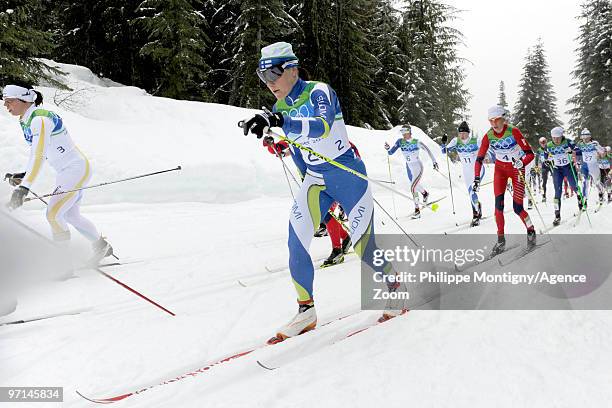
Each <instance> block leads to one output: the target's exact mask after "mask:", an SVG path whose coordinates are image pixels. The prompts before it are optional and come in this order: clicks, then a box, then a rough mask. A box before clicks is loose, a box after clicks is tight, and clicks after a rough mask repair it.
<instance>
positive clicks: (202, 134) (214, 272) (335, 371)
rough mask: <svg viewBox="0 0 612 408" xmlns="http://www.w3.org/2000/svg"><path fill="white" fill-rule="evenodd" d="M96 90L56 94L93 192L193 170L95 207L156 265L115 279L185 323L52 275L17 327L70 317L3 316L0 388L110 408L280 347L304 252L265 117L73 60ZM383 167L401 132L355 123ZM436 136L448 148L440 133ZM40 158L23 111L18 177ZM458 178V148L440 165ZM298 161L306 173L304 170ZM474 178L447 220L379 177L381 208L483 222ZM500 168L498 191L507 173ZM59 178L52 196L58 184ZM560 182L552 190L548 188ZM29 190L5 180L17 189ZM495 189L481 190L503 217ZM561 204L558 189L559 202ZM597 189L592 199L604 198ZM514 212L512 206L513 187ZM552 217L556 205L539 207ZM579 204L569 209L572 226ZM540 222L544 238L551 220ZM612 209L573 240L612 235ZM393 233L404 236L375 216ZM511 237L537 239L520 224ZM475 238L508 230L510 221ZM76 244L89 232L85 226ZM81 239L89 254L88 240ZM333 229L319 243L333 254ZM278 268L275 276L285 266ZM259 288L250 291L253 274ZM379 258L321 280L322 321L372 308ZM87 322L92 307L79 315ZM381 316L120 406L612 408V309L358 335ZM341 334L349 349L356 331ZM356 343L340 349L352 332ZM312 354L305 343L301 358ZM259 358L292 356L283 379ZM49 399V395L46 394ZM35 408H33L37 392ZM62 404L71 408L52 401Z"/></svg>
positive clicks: (366, 150) (96, 198)
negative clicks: (363, 290)
mask: <svg viewBox="0 0 612 408" xmlns="http://www.w3.org/2000/svg"><path fill="white" fill-rule="evenodd" d="M62 68H63V69H64V70H65V71H67V72H69V73H70V75H69V77H68V79H69V81H70V84H71V86H73V87H74V88H75V89H81V90H82V92H81V93H80V94H79V96H78V98H81V99H79V104H77V105H76V106H77V107H76V109H75V110H66V109H64V108H62V107H61V106H60V107H56V106H55V105H54V104H53V103H52V101H53V99H54V96H55V94H56V91H55V90H54V89H50V88H42V90H43V93H44V95H45V99H46V100H47V103H46V106H47V107H48V108H50V109H52V110H55V111H57V112H58V113H59V114H60V115H61V116H62V117H63V118H64V119H65V122H66V125H67V127H68V129H69V131H70V132H71V134H72V136H73V138H74V139H75V141H76V142H77V144H78V145H79V146H80V147H81V150H83V151H84V153H85V154H86V155H87V156H88V157H89V158H90V159H91V161H92V164H93V167H94V176H93V179H92V183H98V182H106V181H111V180H114V179H119V178H124V177H130V176H134V175H137V174H140V173H146V172H150V171H156V170H162V169H166V168H173V167H176V166H177V165H181V166H182V168H183V170H182V171H181V172H174V173H169V174H164V175H160V176H155V177H151V178H147V179H141V180H137V181H132V182H127V183H123V184H118V185H112V186H107V187H103V188H99V189H93V190H91V191H89V192H88V193H87V195H86V196H85V202H84V208H83V212H84V213H86V214H87V215H88V216H89V217H90V218H91V219H92V220H93V221H94V222H95V223H96V224H97V225H98V226H99V227H100V229H101V230H102V231H103V233H104V234H105V235H106V236H108V238H109V240H110V241H111V242H112V244H113V246H114V247H115V249H116V251H117V254H118V255H119V256H120V257H122V258H123V259H125V260H126V261H128V260H129V261H137V262H134V263H129V264H126V265H123V266H120V267H113V268H108V269H107V272H108V273H110V274H112V275H113V276H115V277H117V278H118V279H121V280H122V281H124V282H125V283H126V284H128V285H130V286H132V287H134V288H136V289H138V290H139V291H141V292H143V293H144V294H146V295H147V296H149V297H151V298H152V299H154V300H155V301H157V302H158V303H160V304H161V305H163V306H164V307H166V308H168V309H170V310H171V311H172V312H174V313H175V314H176V317H172V316H169V315H167V314H165V313H163V312H162V311H160V310H159V309H156V308H154V307H153V306H151V305H150V304H148V303H145V302H143V301H142V300H140V299H139V298H137V297H135V296H134V295H133V294H131V293H130V292H128V291H126V290H125V289H123V288H121V287H120V286H118V285H116V284H114V283H113V282H111V281H110V280H108V279H106V278H104V277H102V276H100V275H99V274H96V273H95V272H93V271H90V270H82V271H79V272H77V278H75V279H69V280H66V281H62V282H53V283H45V284H41V285H37V286H35V287H31V288H29V289H27V290H24V291H23V292H21V293H19V294H18V298H19V303H18V307H17V310H16V311H15V312H14V313H12V314H10V315H7V316H4V317H2V318H0V323H2V322H9V321H15V320H20V319H29V318H34V317H37V316H44V315H48V314H54V313H72V314H68V315H66V316H63V317H56V318H52V319H46V320H39V321H34V322H30V323H26V324H20V325H8V326H0V367H1V368H0V386H63V387H64V393H65V397H64V398H65V403H64V404H57V405H58V406H71V407H72V406H74V407H85V406H92V405H93V404H92V403H90V402H87V401H85V400H83V399H82V398H80V397H78V396H77V395H76V393H75V390H79V391H81V392H83V393H84V394H85V395H88V396H93V397H110V396H114V395H119V394H123V393H126V392H130V391H135V390H137V389H140V388H144V387H147V386H149V385H153V384H157V383H159V382H161V381H164V380H167V379H171V378H173V377H175V376H178V375H181V374H183V373H185V372H190V371H193V370H197V369H198V368H201V367H204V366H206V365H207V364H209V363H211V362H214V361H216V360H219V359H221V358H223V357H226V356H229V355H232V354H235V353H237V352H240V351H243V350H248V349H250V348H253V347H255V346H258V345H261V344H262V343H264V342H265V340H266V339H267V338H268V337H270V335H271V334H274V332H275V329H276V328H277V327H278V326H279V325H280V324H282V323H284V322H285V321H286V320H288V319H289V318H290V317H292V316H293V314H294V313H295V308H296V306H295V292H294V289H293V285H292V284H291V281H290V278H289V275H288V272H287V271H286V270H282V269H281V268H282V267H283V266H285V265H286V263H287V248H286V240H287V218H288V212H289V207H290V205H291V195H290V193H289V190H288V187H287V183H286V181H285V179H284V175H283V171H282V167H281V165H280V163H278V160H277V159H275V158H274V157H273V156H271V155H270V154H269V153H267V152H266V151H265V150H264V149H263V148H262V146H261V141H259V140H257V139H256V138H254V137H244V136H243V135H242V133H241V130H240V129H238V128H237V127H236V122H237V121H238V120H240V119H243V118H245V117H247V116H248V115H249V114H250V111H249V110H246V109H240V108H235V107H229V106H222V105H215V104H204V103H195V102H185V101H175V100H171V99H165V98H156V97H152V96H149V95H147V94H146V93H145V92H144V91H142V90H140V89H136V88H132V87H123V86H119V85H118V84H114V83H107V82H104V81H100V80H99V79H97V78H96V77H95V76H93V75H91V73H88V71H87V70H86V69H85V68H82V67H75V66H69V65H62ZM349 136H350V138H351V140H352V141H353V142H354V143H355V144H356V145H357V146H358V147H359V150H360V152H361V154H362V157H363V159H364V162H365V163H366V166H367V169H368V172H369V175H370V176H371V177H373V178H376V179H383V180H388V178H389V174H388V170H387V155H386V152H385V151H384V149H383V144H384V142H385V141H387V142H389V143H392V142H393V141H394V140H395V139H396V138H397V137H399V136H398V135H397V134H396V133H395V132H394V131H370V130H365V129H360V128H354V127H349ZM417 137H419V138H420V139H421V140H423V141H425V143H427V144H428V145H429V146H431V148H432V150H434V151H435V152H436V154H438V155H439V149H438V148H436V145H435V144H434V142H432V141H431V140H430V139H429V138H428V137H427V136H425V135H424V134H422V132H420V131H419V132H417ZM27 154H28V150H27V147H26V145H25V143H24V142H23V139H22V136H21V134H20V128H19V125H18V123H17V120H16V119H15V118H13V117H11V116H9V114H8V113H7V112H5V111H4V110H3V111H2V112H0V165H1V166H0V169H1V170H2V171H17V170H20V169H22V168H23V165H24V163H25V162H26V159H27ZM425 162H426V165H427V169H426V173H425V176H424V178H423V183H424V184H425V185H426V186H427V187H428V188H429V190H430V192H431V193H432V197H434V198H438V197H442V196H445V195H448V181H447V180H446V179H445V178H444V177H442V176H441V175H439V174H437V173H435V172H433V171H432V170H431V166H430V161H429V159H428V158H426V159H425ZM439 162H440V164H441V169H442V170H443V171H444V172H446V159H444V158H439ZM391 163H392V170H393V171H392V173H393V179H394V180H395V181H396V182H397V184H396V187H397V188H399V189H401V190H402V191H404V192H407V191H408V184H407V178H406V174H405V168H404V164H403V158H401V157H400V155H399V153H397V154H396V156H394V157H392V158H391ZM288 164H289V166H290V167H291V168H293V165H292V164H291V163H290V162H289V163H288ZM451 173H452V175H453V179H455V185H454V201H455V207H456V213H457V215H456V216H453V214H452V209H451V198H450V196H448V197H447V198H446V199H444V200H443V201H442V202H441V203H440V204H441V205H440V209H439V210H438V212H436V213H433V212H431V211H427V212H423V217H422V218H421V219H420V220H416V221H415V220H409V218H407V216H408V215H409V214H411V213H412V210H413V207H412V205H411V203H410V202H408V201H407V200H405V199H403V198H401V197H400V196H398V195H395V196H394V197H393V196H392V195H391V194H390V193H389V192H388V191H386V190H384V189H381V188H379V187H375V188H374V194H375V197H376V198H377V200H378V201H379V202H380V203H381V204H382V205H383V206H384V207H385V208H386V209H387V211H389V212H390V213H392V214H393V212H394V210H393V207H394V203H395V207H396V209H397V214H398V216H399V220H398V221H399V222H400V224H401V225H402V226H403V228H404V229H405V230H407V231H408V232H410V233H442V232H447V231H448V232H450V231H452V230H454V229H455V223H456V222H464V221H468V220H469V219H470V218H471V211H470V209H469V201H468V198H467V194H466V193H465V192H464V191H463V182H462V180H460V179H458V175H459V174H460V168H459V167H458V166H455V165H452V164H451ZM491 176H492V172H491V171H488V174H487V177H486V179H485V182H487V181H489V180H490V179H491ZM52 182H53V178H52V171H50V170H49V169H46V171H45V173H44V174H43V177H42V179H41V180H40V181H39V182H38V183H37V184H36V185H35V186H34V187H33V188H34V190H35V191H36V192H37V193H39V194H40V193H44V192H48V191H50V190H51V188H52V186H53V185H52ZM549 189H550V191H551V192H552V182H551V183H550V184H549ZM10 191H11V189H10V188H9V186H8V185H6V184H3V185H0V197H5V198H4V199H5V200H8V197H9V194H10ZM492 195H493V194H492V187H491V185H490V184H489V185H487V186H484V187H483V188H482V193H481V199H482V202H483V207H484V208H483V212H484V213H485V215H491V213H492V210H493V197H492ZM549 196H552V194H550V193H549ZM594 198H595V197H592V200H594ZM506 200H507V202H506V207H507V208H511V207H512V205H511V201H510V197H508V196H507V198H506ZM539 209H540V211H541V213H542V216H543V217H544V222H545V224H547V225H550V223H551V222H552V219H553V214H552V212H553V210H552V203H551V202H550V198H549V203H548V204H539ZM575 211H576V204H575V199H573V198H572V199H571V200H566V201H564V206H563V213H564V217H569V216H571V215H572V213H573V212H575ZM530 213H531V216H532V219H533V221H534V223H535V224H536V226H537V228H538V229H541V228H542V221H541V220H540V218H539V216H538V215H537V213H536V212H535V211H531V212H530ZM611 213H612V207H610V206H606V207H604V208H603V210H602V211H600V212H598V213H597V214H593V213H591V214H590V222H591V223H592V226H589V220H587V219H585V218H586V217H583V219H582V221H581V224H580V225H579V226H578V227H576V228H573V227H572V226H571V224H570V223H566V224H564V225H562V226H560V227H559V228H558V229H557V230H555V232H564V233H607V232H609V231H610V229H611V228H612V219H611V217H610V214H611ZM14 215H15V216H16V217H17V218H18V219H20V220H22V221H23V222H25V223H27V224H28V225H29V226H31V227H33V228H35V229H36V230H38V231H40V232H42V233H44V234H46V235H48V227H47V225H46V221H45V217H44V212H43V206H42V205H40V204H38V203H34V202H32V203H29V204H27V205H26V206H25V207H24V208H23V209H22V210H19V211H17V212H15V213H14ZM375 216H376V224H375V228H376V230H377V231H378V232H382V233H398V232H399V230H398V229H397V227H396V226H394V225H393V223H392V222H391V220H390V219H388V218H387V217H386V216H385V215H384V214H383V213H381V212H380V211H378V209H376V215H375ZM506 228H507V232H509V233H512V232H517V233H521V232H523V231H524V228H523V226H522V224H521V223H520V221H519V220H518V218H517V217H516V216H514V214H512V213H510V214H508V215H507V216H506ZM464 232H467V233H491V234H493V233H495V222H494V219H493V217H492V216H489V218H488V219H486V220H484V221H483V223H482V226H481V227H480V228H478V229H473V230H470V231H464ZM74 235H75V236H76V235H77V234H74ZM75 245H78V246H81V247H84V246H85V245H86V243H85V242H84V240H82V239H80V238H77V239H76V242H75ZM329 250H330V245H329V240H328V238H319V239H315V241H314V242H313V246H312V250H311V253H312V254H313V257H315V258H317V257H319V258H320V257H323V256H326V255H327V254H328V253H329ZM601 256H604V255H603V254H601ZM266 268H267V269H269V270H273V271H275V273H270V272H268V271H267V269H266ZM239 280H240V281H241V282H248V283H249V284H248V286H247V287H243V286H241V285H240V283H239V282H238V281H239ZM359 282H360V269H359V262H357V259H356V258H355V255H350V256H348V257H347V260H346V261H345V263H344V264H342V265H339V266H336V267H334V268H329V269H324V270H320V271H317V273H316V279H315V293H316V298H317V313H318V315H319V321H320V322H326V321H329V320H332V319H334V318H336V317H339V316H343V315H346V314H349V313H352V312H356V311H357V310H359V306H360V290H359V287H360V286H359ZM74 313H78V314H74ZM378 314H379V312H374V311H370V312H368V311H366V312H362V313H359V314H354V315H351V316H350V317H348V318H346V319H343V320H340V321H336V322H334V323H332V324H329V325H327V326H324V327H321V328H320V329H317V330H316V331H314V332H312V333H309V334H307V335H304V336H302V337H303V338H302V337H299V338H296V339H292V340H291V341H288V342H285V343H282V344H279V345H276V346H274V347H270V348H264V349H261V350H257V351H255V352H253V353H252V354H250V355H247V356H245V357H242V358H240V359H238V360H234V361H232V362H231V363H227V364H225V363H224V364H220V365H217V366H215V367H213V368H211V369H210V370H207V371H204V372H202V373H200V374H199V375H197V376H193V378H186V379H183V380H181V381H178V382H174V383H170V384H167V385H163V386H159V387H155V388H152V389H150V390H147V391H146V392H144V393H142V394H139V395H135V396H132V397H130V398H127V399H126V400H124V401H122V402H118V403H117V404H118V406H126V407H128V406H129V407H171V406H172V407H202V406H206V407H264V406H265V407H270V406H278V407H306V406H313V405H316V406H320V407H332V406H354V407H370V406H398V407H399V406H406V405H414V406H418V407H439V406H461V407H463V406H465V407H489V406H493V405H495V406H501V407H515V406H524V407H542V406H556V407H570V406H579V405H580V406H582V405H588V406H605V405H606V404H607V403H609V401H610V400H612V390H611V388H610V386H609V385H610V384H611V383H612V371H611V370H610V367H611V366H612V348H611V347H610V345H609V343H610V338H611V337H612V316H611V315H610V313H609V312H605V311H601V312H600V311H503V312H500V311H427V310H423V311H411V312H409V313H408V314H406V315H404V316H402V317H400V318H397V319H394V320H392V321H390V322H388V323H385V324H384V325H379V326H376V327H373V328H372V329H370V330H367V331H365V332H362V333H360V334H359V335H356V336H353V337H350V338H347V339H344V336H345V335H346V334H347V333H349V332H351V331H352V330H355V329H357V328H359V327H362V325H363V324H365V323H367V322H370V321H374V320H375V319H376V317H377V316H378ZM341 339H342V340H341ZM339 340H341V341H339ZM296 350H299V351H300V352H299V353H298V352H297V351H296ZM256 360H262V361H270V362H278V361H279V360H282V362H283V364H282V366H281V368H279V369H277V370H274V371H268V370H264V369H262V368H261V367H259V366H258V365H257V364H256ZM32 405H33V406H42V405H35V404H32ZM19 406H24V407H25V406H28V404H26V403H23V404H19ZM44 406H53V404H48V405H44Z"/></svg>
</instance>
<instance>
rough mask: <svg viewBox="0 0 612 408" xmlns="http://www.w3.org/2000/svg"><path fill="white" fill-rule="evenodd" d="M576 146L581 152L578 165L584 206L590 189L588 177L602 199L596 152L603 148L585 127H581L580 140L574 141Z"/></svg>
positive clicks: (602, 189) (602, 190)
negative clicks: (579, 164) (582, 177)
mask: <svg viewBox="0 0 612 408" xmlns="http://www.w3.org/2000/svg"><path fill="white" fill-rule="evenodd" d="M576 147H577V148H578V149H579V150H580V151H581V152H582V165H581V166H580V171H581V173H582V174H583V175H584V180H583V183H582V194H583V196H584V205H585V206H586V205H587V199H588V198H589V190H590V183H589V181H590V180H589V178H592V179H593V183H595V185H596V186H597V190H598V191H599V199H600V200H603V192H604V186H603V185H602V184H601V183H600V180H599V168H598V166H597V157H598V154H603V153H604V152H605V149H604V148H603V147H602V146H601V145H600V144H599V142H598V141H596V140H593V138H592V136H591V132H590V131H589V129H587V128H584V129H582V131H581V132H580V141H578V143H576Z"/></svg>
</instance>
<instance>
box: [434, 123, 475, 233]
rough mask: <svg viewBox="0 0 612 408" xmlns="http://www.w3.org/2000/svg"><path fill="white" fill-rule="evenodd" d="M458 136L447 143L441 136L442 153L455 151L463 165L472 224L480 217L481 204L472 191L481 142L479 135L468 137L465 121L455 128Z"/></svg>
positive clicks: (468, 132)
mask: <svg viewBox="0 0 612 408" xmlns="http://www.w3.org/2000/svg"><path fill="white" fill-rule="evenodd" d="M457 132H458V136H457V137H455V138H453V139H452V140H451V141H450V143H449V144H448V145H447V144H446V142H447V140H448V138H447V136H446V135H444V136H443V137H442V146H441V148H442V153H443V154H447V153H448V152H453V151H454V152H457V155H458V156H459V161H460V162H461V166H462V167H463V182H464V183H465V187H466V188H467V192H468V195H469V196H470V199H471V204H472V226H475V225H478V224H479V220H480V218H482V206H481V204H480V201H479V200H478V194H477V193H476V191H474V163H476V157H477V156H478V149H480V145H481V144H482V139H483V137H484V135H482V136H481V137H476V136H474V135H472V137H470V127H469V126H468V124H467V122H462V123H461V124H460V125H459V127H458V128H457ZM484 175H485V166H482V167H481V170H480V180H482V179H484Z"/></svg>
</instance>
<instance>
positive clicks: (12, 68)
mask: <svg viewBox="0 0 612 408" xmlns="http://www.w3.org/2000/svg"><path fill="white" fill-rule="evenodd" d="M37 6H39V4H38V3H37V2H36V1H32V0H20V1H0V83H1V84H7V83H11V82H19V81H22V82H26V83H31V84H38V83H40V82H41V81H44V82H47V83H49V84H52V85H54V86H58V87H64V85H62V84H61V83H60V82H58V81H57V80H56V79H54V77H55V75H57V74H59V73H60V72H59V71H58V70H57V69H54V68H49V67H47V66H46V65H45V64H43V63H42V62H41V61H40V60H38V59H37V58H40V57H49V56H50V54H51V52H52V51H53V44H52V42H51V38H52V36H51V34H50V33H47V32H44V31H41V30H39V29H37V28H35V27H34V18H33V16H35V15H36V11H37Z"/></svg>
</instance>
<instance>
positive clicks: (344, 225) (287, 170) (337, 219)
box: [281, 158, 350, 234]
mask: <svg viewBox="0 0 612 408" xmlns="http://www.w3.org/2000/svg"><path fill="white" fill-rule="evenodd" d="M281 162H282V163H283V167H284V169H285V177H286V176H287V173H289V175H291V178H292V179H293V182H294V183H295V184H296V185H297V186H298V188H299V187H300V186H301V184H300V182H299V181H297V179H296V178H295V176H294V175H293V172H292V171H291V169H290V168H289V167H288V166H287V164H285V161H284V160H283V159H282V158H281ZM287 181H289V180H287ZM289 190H291V195H293V190H292V189H291V185H289ZM293 199H294V200H295V197H293ZM327 212H328V213H329V215H331V216H332V217H333V218H334V219H335V220H336V221H338V223H340V225H341V226H342V228H344V230H345V231H346V232H347V233H349V234H350V231H349V229H348V227H347V226H346V224H345V223H344V221H343V220H341V219H340V218H338V216H336V214H334V212H333V211H330V210H328V211H327Z"/></svg>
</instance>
